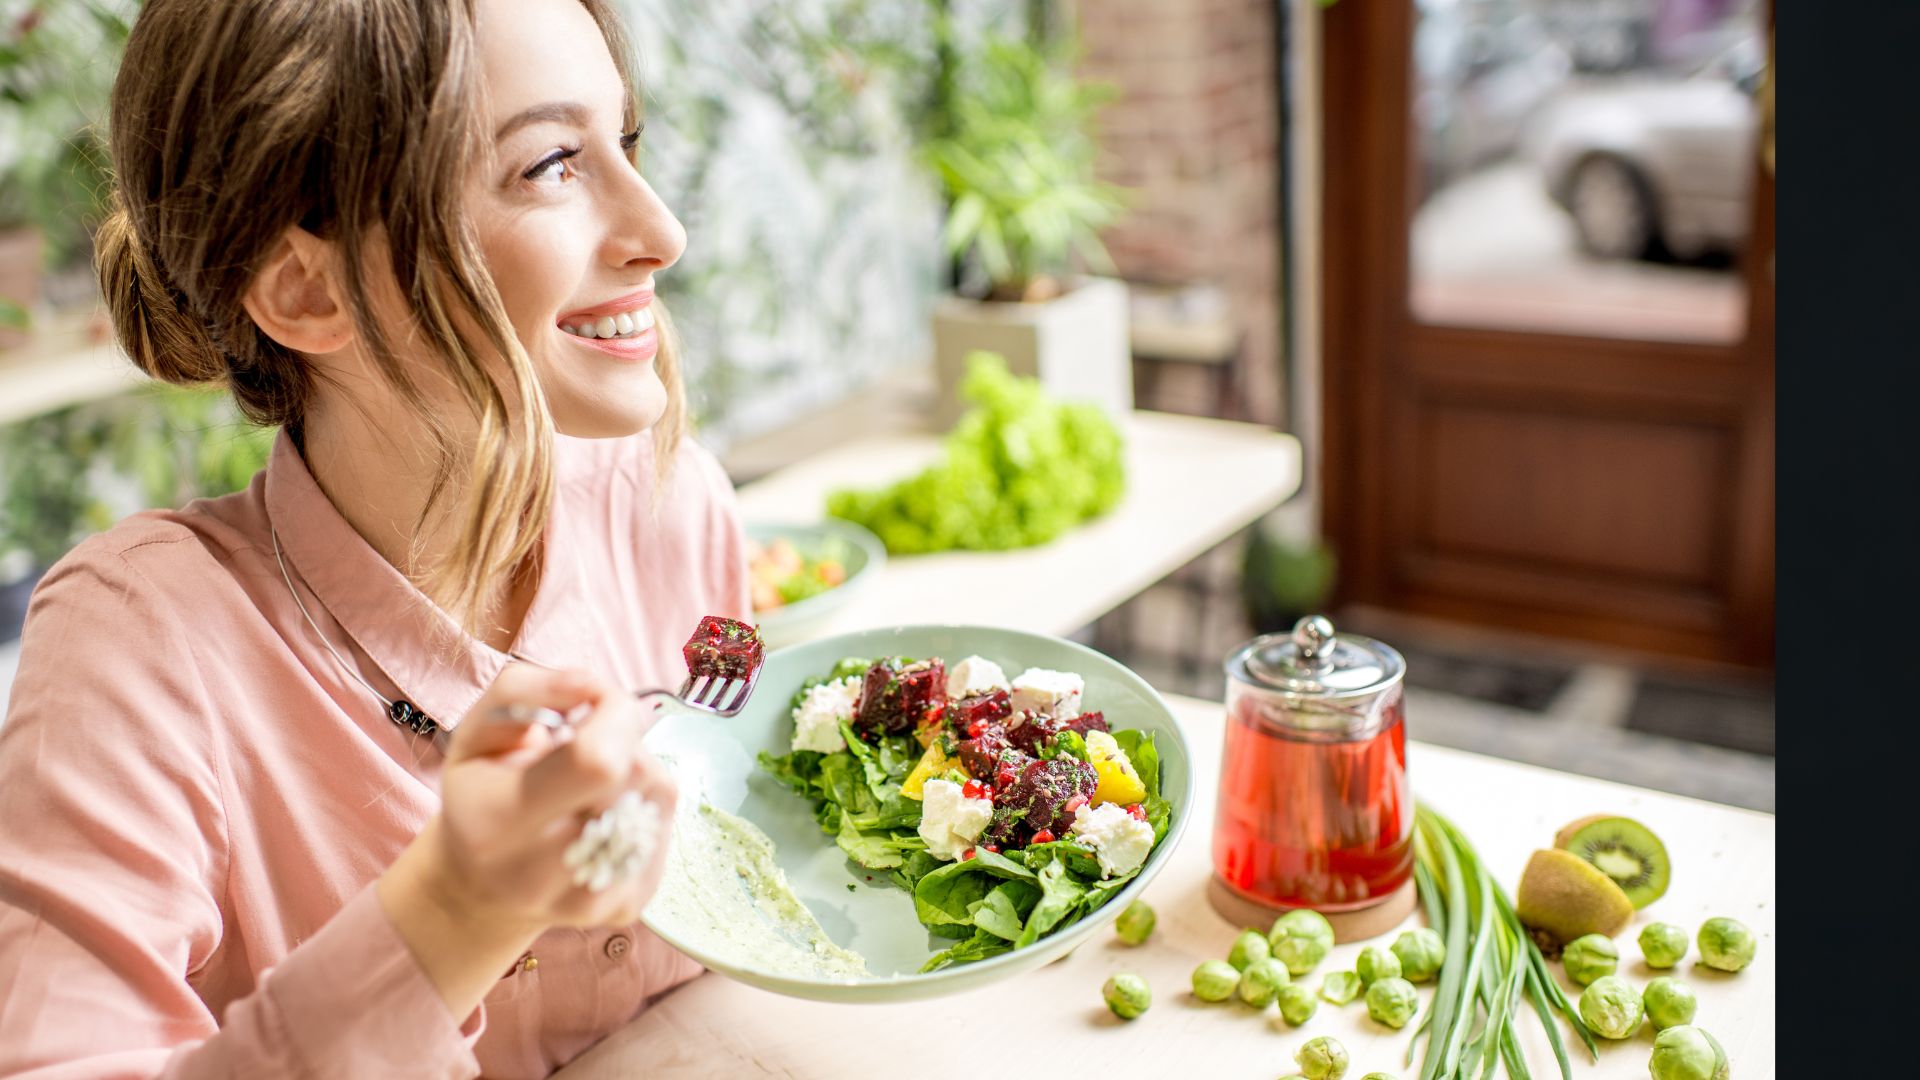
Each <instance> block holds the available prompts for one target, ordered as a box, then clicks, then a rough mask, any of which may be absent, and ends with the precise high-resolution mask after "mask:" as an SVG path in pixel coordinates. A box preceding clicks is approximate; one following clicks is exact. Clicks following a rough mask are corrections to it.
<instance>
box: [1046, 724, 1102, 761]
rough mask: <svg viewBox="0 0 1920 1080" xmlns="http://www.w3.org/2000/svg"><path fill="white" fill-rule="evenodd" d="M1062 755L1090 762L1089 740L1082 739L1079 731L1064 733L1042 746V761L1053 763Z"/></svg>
mask: <svg viewBox="0 0 1920 1080" xmlns="http://www.w3.org/2000/svg"><path fill="white" fill-rule="evenodd" d="M1062 755H1065V756H1067V757H1076V758H1079V759H1080V760H1081V761H1088V760H1090V759H1089V758H1088V757H1087V740H1085V739H1083V738H1081V737H1080V733H1079V732H1077V731H1062V732H1060V733H1059V734H1057V735H1055V736H1054V737H1053V738H1051V739H1048V740H1047V741H1046V742H1045V743H1043V744H1041V746H1040V760H1041V761H1051V760H1053V759H1054V758H1057V757H1060V756H1062Z"/></svg>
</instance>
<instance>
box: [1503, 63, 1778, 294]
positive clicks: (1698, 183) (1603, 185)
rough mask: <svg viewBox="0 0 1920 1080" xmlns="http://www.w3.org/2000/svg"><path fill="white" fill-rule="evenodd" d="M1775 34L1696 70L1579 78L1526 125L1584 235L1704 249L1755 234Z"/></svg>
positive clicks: (1635, 245)
mask: <svg viewBox="0 0 1920 1080" xmlns="http://www.w3.org/2000/svg"><path fill="white" fill-rule="evenodd" d="M1765 62H1766V53H1765V46H1764V44H1763V43H1762V42H1761V40H1760V39H1758V38H1757V37H1751V36H1744V37H1742V38H1741V39H1739V40H1738V41H1736V42H1735V43H1734V44H1732V45H1731V46H1729V47H1727V48H1725V49H1723V50H1721V51H1720V52H1719V53H1717V54H1716V55H1715V56H1713V58H1712V59H1710V60H1708V61H1707V62H1705V63H1704V64H1701V65H1699V66H1697V67H1696V68H1695V69H1694V70H1693V71H1691V72H1689V73H1687V74H1684V75H1680V76H1675V75H1661V74H1656V73H1644V74H1640V73H1636V74H1631V75H1622V76H1614V77H1609V78H1606V79H1604V80H1601V79H1595V80H1592V81H1585V82H1580V83H1569V84H1568V85H1567V86H1566V87H1564V88H1563V90H1562V91H1561V92H1560V93H1559V94H1558V95H1556V97H1555V98H1554V100H1553V101H1551V102H1550V103H1549V104H1548V105H1547V106H1546V107H1545V108H1544V109H1542V110H1541V112H1540V114H1539V116H1538V118H1537V122H1536V125H1535V126H1534V127H1533V128H1531V129H1530V130H1529V131H1528V133H1527V135H1526V137H1525V150H1524V152H1525V154H1526V156H1527V157H1528V158H1529V159H1530V160H1531V161H1533V162H1534V163H1535V164H1536V165H1537V166H1538V167H1539V169H1540V172H1541V176H1542V179H1543V180H1544V182H1545V184H1546V188H1547V192H1548V194H1549V195H1550V196H1551V197H1552V199H1553V201H1554V202H1556V203H1558V204H1559V205H1560V206H1561V207H1562V208H1564V209H1565V210H1566V211H1567V212H1568V213H1569V214H1570V215H1572V217H1573V222H1574V225H1575V228H1576V229H1577V231H1578V233H1579V237H1580V242H1581V245H1582V246H1583V247H1584V248H1585V249H1586V250H1587V251H1588V252H1589V253H1591V254H1593V255H1595V256H1598V257H1601V258H1609V259H1637V258H1647V257H1651V256H1657V255H1659V254H1662V253H1665V254H1667V255H1671V256H1672V257H1674V258H1677V259H1693V258H1698V257H1700V256H1702V255H1705V254H1708V253H1712V252H1722V251H1724V252H1734V251H1737V250H1739V249H1740V248H1741V247H1742V246H1744V244H1745V242H1746V239H1747V232H1748V227H1749V222H1748V217H1749V215H1748V196H1749V187H1750V185H1751V183H1752V178H1753V153H1754V138H1755V131H1756V128H1757V126H1758V117H1757V110H1756V109H1755V107H1754V92H1755V90H1756V89H1757V87H1758V85H1759V80H1760V75H1761V72H1762V69H1763V67H1764V65H1765Z"/></svg>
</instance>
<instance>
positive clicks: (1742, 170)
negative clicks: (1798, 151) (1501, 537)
mask: <svg viewBox="0 0 1920 1080" xmlns="http://www.w3.org/2000/svg"><path fill="white" fill-rule="evenodd" d="M1417 6H1418V8H1419V24H1418V29H1417V31H1416V34H1415V41H1414V59H1413V63H1414V81H1413V86H1414V101H1413V120H1414V124H1413V127H1414V138H1415V139H1416V147H1415V160H1416V161H1417V162H1418V163H1419V167H1420V173H1419V175H1418V177H1417V178H1416V179H1417V182H1418V183H1419V185H1420V194H1421V199H1420V203H1419V207H1418V210H1417V211H1416V213H1415V215H1414V222H1413V235H1412V238H1411V239H1412V253H1413V260H1412V265H1413V273H1412V277H1413V285H1412V296H1411V298H1410V299H1411V302H1412V306H1413V312H1414V315H1415V316H1416V317H1417V318H1419V319H1420V320H1421V321H1423V322H1428V323H1444V324H1449V325H1465V326H1490V327H1499V328H1506V329H1524V330H1535V331H1548V332H1561V333H1571V334H1597V335H1602V336H1611V337H1637V338H1658V339H1664V340H1676V341H1722V342H1724V341H1733V340H1737V339H1738V338H1739V337H1740V336H1741V333H1742V331H1743V329H1744V326H1745V323H1746V294H1745V289H1744V286H1743V284H1742V282H1741V278H1740V273H1739V265H1738V264H1739V257H1740V253H1741V251H1742V249H1743V248H1744V247H1745V245H1746V241H1747V233H1748V231H1749V218H1750V214H1749V207H1750V198H1751V190H1750V189H1751V186H1752V180H1753V173H1754V168H1755V164H1754V162H1755V155H1754V149H1753V148H1754V137H1755V130H1756V128H1757V126H1758V124H1757V122H1758V110H1757V108H1756V106H1755V103H1754V90H1755V88H1756V87H1757V86H1758V83H1759V78H1760V73H1761V69H1762V66H1763V64H1764V62H1765V59H1766V45H1765V41H1766V39H1765V34H1764V21H1763V20H1764V18H1765V9H1764V7H1763V6H1762V5H1761V4H1760V3H1758V2H1757V0H1418V4H1417Z"/></svg>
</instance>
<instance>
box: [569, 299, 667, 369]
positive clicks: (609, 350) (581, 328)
mask: <svg viewBox="0 0 1920 1080" xmlns="http://www.w3.org/2000/svg"><path fill="white" fill-rule="evenodd" d="M652 303H653V290H652V289H650V288H648V289H642V290H640V291H638V292H634V293H630V294H628V295H626V296H623V297H620V298H619V299H617V300H613V301H610V302H608V303H606V304H602V305H600V306H598V307H595V308H591V309H587V310H582V311H575V312H570V313H568V314H566V315H562V316H560V319H559V323H558V325H559V327H560V331H561V333H563V334H565V335H566V336H567V337H569V338H571V339H572V340H573V341H574V343H575V344H579V345H585V346H587V347H589V348H593V349H598V350H600V351H601V352H604V353H606V354H608V355H610V356H614V357H617V358H619V359H621V360H627V361H631V362H633V363H645V362H647V361H649V360H652V359H653V357H654V355H655V354H656V353H658V352H659V351H660V335H659V334H658V333H657V332H656V331H655V330H654V325H653V322H654V320H653V308H652V307H651V306H650V305H651V304H652Z"/></svg>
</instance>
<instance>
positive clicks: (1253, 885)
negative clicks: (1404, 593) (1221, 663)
mask: <svg viewBox="0 0 1920 1080" xmlns="http://www.w3.org/2000/svg"><path fill="white" fill-rule="evenodd" d="M1405 671H1406V664H1405V662H1404V661H1402V660H1401V658H1400V654H1399V653H1397V652H1395V651H1394V650H1393V649H1391V648H1389V647H1388V646H1386V645H1384V644H1382V643H1380V642H1377V641H1373V640H1371V639H1369V638H1363V637H1359V636H1356V635H1346V636H1339V637H1336V636H1335V635H1334V633H1333V627H1332V624H1331V623H1329V622H1328V621H1327V620H1326V619H1324V618H1321V617H1318V616H1315V617H1313V618H1308V619H1302V620H1301V621H1300V624H1299V626H1296V627H1295V628H1294V632H1293V634H1291V635H1280V634H1271V635H1267V636H1265V637H1261V638H1257V639H1255V640H1254V641H1252V642H1249V643H1248V644H1247V645H1245V646H1244V647H1242V648H1241V649H1240V650H1238V651H1237V652H1235V653H1234V655H1233V656H1232V657H1231V658H1230V659H1229V660H1228V661H1227V674H1228V681H1227V727H1226V735H1225V741H1224V747H1223V752H1222V756H1221V766H1220V802H1219V806H1218V809H1217V810H1216V815H1215V819H1214V832H1213V867H1214V873H1215V875H1216V876H1218V877H1219V879H1220V880H1221V882H1222V883H1224V884H1225V885H1226V886H1227V887H1228V888H1229V889H1231V890H1232V891H1233V892H1234V893H1236V894H1238V895H1239V896H1241V897H1243V898H1245V899H1247V900H1251V901H1254V902H1256V903H1258V904H1261V905H1263V906H1266V907H1271V908H1276V909H1279V908H1294V907H1310V908H1314V909H1317V910H1320V911H1351V910H1356V909H1360V908H1365V907H1369V906H1372V905H1374V904H1377V903H1380V902H1381V901H1383V900H1386V899H1387V898H1389V897H1391V896H1392V895H1393V894H1394V893H1395V892H1397V891H1399V890H1400V889H1401V888H1402V887H1404V886H1405V885H1406V883H1407V880H1408V878H1409V876H1410V875H1411V874H1412V872H1413V791H1412V788H1411V786H1410V785H1409V783H1408V779H1407V735H1406V722H1405V711H1406V710H1405V705H1404V698H1403V696H1402V693H1401V685H1400V680H1401V676H1402V675H1403V674H1404V673H1405Z"/></svg>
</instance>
